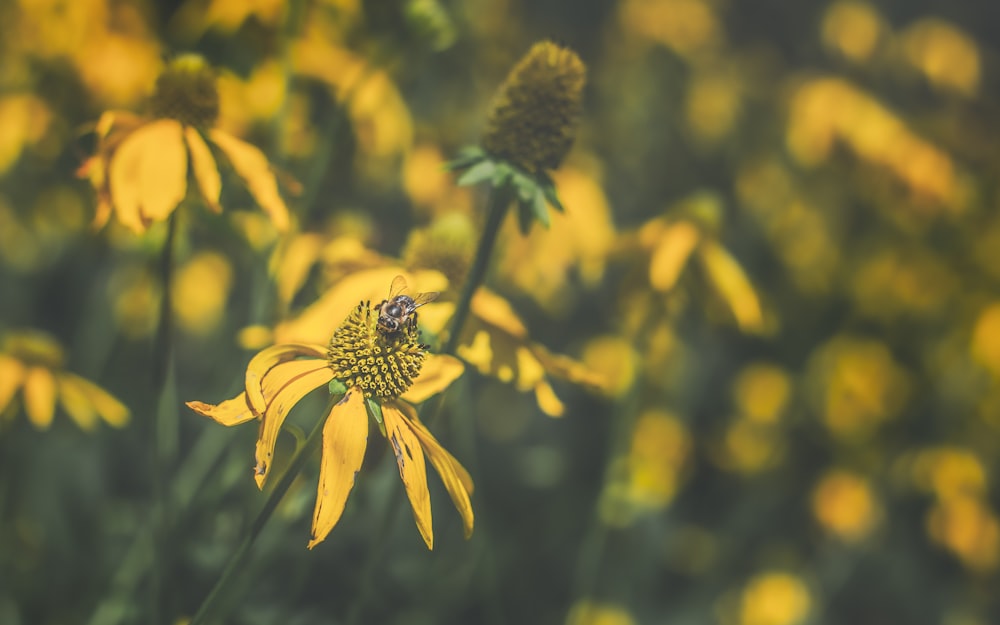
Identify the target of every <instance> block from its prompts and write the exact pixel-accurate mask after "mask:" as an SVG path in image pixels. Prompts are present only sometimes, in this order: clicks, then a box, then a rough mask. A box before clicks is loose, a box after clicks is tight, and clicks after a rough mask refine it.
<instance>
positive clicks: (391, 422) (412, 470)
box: [187, 303, 473, 549]
mask: <svg viewBox="0 0 1000 625" xmlns="http://www.w3.org/2000/svg"><path fill="white" fill-rule="evenodd" d="M378 315H379V313H378V310H377V309H376V308H372V307H371V306H370V305H369V304H367V303H362V304H358V305H357V306H355V308H354V309H353V310H352V311H351V313H350V314H349V315H348V316H347V318H346V319H345V320H344V322H343V323H342V324H341V325H340V327H339V328H338V329H337V330H336V332H334V333H333V338H332V339H331V340H330V344H329V347H323V346H320V345H310V344H302V343H298V344H285V345H275V346H272V347H269V348H267V349H264V350H263V351H261V352H260V353H258V354H257V355H256V356H254V358H253V359H252V360H251V361H250V364H249V365H248V366H247V371H246V390H245V391H244V392H242V393H240V394H239V395H238V396H236V397H234V398H232V399H229V400H226V401H224V402H222V403H220V404H217V405H213V404H206V403H203V402H198V401H192V402H188V403H187V405H188V406H189V407H190V408H191V409H192V410H194V411H196V412H198V413H199V414H202V415H204V416H206V417H209V418H211V419H213V420H215V421H217V422H219V423H221V424H223V425H226V426H231V425H238V424H240V423H245V422H247V421H250V420H253V419H260V429H259V435H258V439H257V447H256V452H255V459H256V468H255V470H254V479H255V480H256V482H257V486H258V487H259V488H263V487H264V482H265V480H266V479H267V476H268V473H269V472H270V470H271V466H272V456H273V454H274V447H275V443H276V442H277V438H278V432H279V430H280V429H281V425H282V423H283V422H284V420H285V417H286V416H287V415H288V412H289V411H290V410H291V409H292V407H293V406H294V405H295V404H296V403H298V402H299V401H300V400H301V399H302V398H303V397H305V396H306V395H307V394H308V393H309V392H311V391H313V390H315V389H316V388H319V387H321V386H324V385H326V384H329V383H331V382H332V381H334V380H336V381H338V382H339V383H340V384H341V385H342V386H343V387H344V388H345V389H346V391H345V394H344V396H343V398H342V399H341V400H340V401H338V402H337V404H336V405H335V406H333V408H332V409H331V411H330V413H329V415H327V417H326V421H325V425H324V426H323V449H322V455H321V460H320V476H319V485H318V488H317V494H316V508H315V511H314V513H313V524H312V539H311V540H310V541H309V545H308V546H309V548H310V549H311V548H313V547H314V546H316V545H317V544H318V543H320V542H322V541H323V540H324V539H325V538H326V536H327V534H329V533H330V530H332V529H333V527H334V526H335V525H336V524H337V522H338V521H339V520H340V517H341V515H342V514H343V511H344V505H345V504H346V502H347V496H348V495H349V494H350V491H351V489H352V488H353V486H354V482H355V477H356V474H357V473H358V471H360V470H361V463H362V461H363V460H364V456H365V450H366V448H367V442H368V418H369V412H371V413H372V414H371V416H373V417H374V418H376V420H377V422H378V424H379V429H380V431H381V432H382V434H383V436H385V438H386V439H387V440H388V441H389V443H390V444H391V445H392V449H393V452H394V454H395V457H396V463H397V465H398V467H399V475H400V478H401V479H402V481H403V485H404V486H405V487H406V494H407V496H408V497H409V500H410V504H411V506H412V508H413V515H414V519H415V521H416V524H417V528H418V529H419V531H420V535H421V536H422V537H423V539H424V542H425V543H426V544H427V547H428V549H433V547H434V533H433V528H432V525H431V507H430V493H429V492H428V489H427V473H426V468H425V462H424V458H425V456H424V454H426V456H427V458H428V459H430V462H431V464H432V465H433V466H434V468H435V469H436V470H437V472H438V474H439V475H440V476H441V479H442V481H443V482H444V486H445V489H446V490H447V491H448V494H449V496H450V497H451V499H452V501H453V502H454V504H455V507H456V508H457V509H458V511H459V513H460V514H461V516H462V521H463V524H464V527H465V535H466V537H468V536H469V535H471V533H472V527H473V513H472V506H471V504H470V501H469V495H470V494H471V493H472V490H473V484H472V479H471V478H470V477H469V474H468V472H466V470H465V469H464V468H463V467H462V466H461V465H460V464H459V463H458V461H457V460H455V458H454V457H453V456H452V455H451V454H449V453H448V452H447V451H445V450H444V448H443V447H441V445H440V443H438V442H437V439H435V438H434V436H433V435H432V434H431V433H430V431H429V430H428V429H427V428H426V427H425V426H424V425H423V424H422V423H421V422H420V420H419V418H418V417H417V413H416V410H414V408H413V407H412V406H411V405H410V404H409V403H407V402H416V403H419V402H422V401H424V400H426V399H427V398H428V397H430V396H432V395H434V394H436V393H438V392H440V391H442V390H444V389H445V388H447V387H448V386H449V385H450V384H451V383H452V382H453V381H454V380H455V379H457V378H458V377H459V376H460V375H461V374H462V372H463V370H464V367H463V365H462V363H461V362H459V361H458V360H456V359H455V358H452V357H450V356H441V355H430V354H427V353H426V352H425V349H426V346H424V345H422V344H420V342H419V332H418V330H417V329H416V327H415V326H410V325H404V326H403V327H402V329H401V330H400V331H398V332H396V333H392V334H385V333H383V332H382V331H380V330H379V329H378V325H377V319H378Z"/></svg>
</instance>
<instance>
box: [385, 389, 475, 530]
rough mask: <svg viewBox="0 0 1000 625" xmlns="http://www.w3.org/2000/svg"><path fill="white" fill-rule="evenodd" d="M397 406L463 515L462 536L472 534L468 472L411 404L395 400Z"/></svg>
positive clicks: (471, 488) (473, 520)
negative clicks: (438, 439)
mask: <svg viewBox="0 0 1000 625" xmlns="http://www.w3.org/2000/svg"><path fill="white" fill-rule="evenodd" d="M396 405H397V406H398V408H399V409H400V411H401V412H402V413H403V416H404V417H405V418H406V420H407V423H408V425H409V426H410V429H412V430H413V433H414V434H416V435H417V438H418V439H420V444H421V445H423V448H424V451H426V452H427V457H428V458H430V461H431V464H432V465H434V468H435V469H436V470H437V472H438V475H440V476H441V481H442V482H443V483H444V487H445V490H447V491H448V495H449V496H450V497H451V501H452V503H454V504H455V508H456V509H457V510H458V513H459V514H461V515H462V525H463V527H464V528H465V537H466V538H468V537H470V536H472V527H473V525H474V523H475V516H474V515H473V513H472V502H470V501H469V495H470V494H471V493H472V492H473V489H474V486H473V484H472V478H471V477H470V476H469V472H468V471H466V470H465V468H464V467H463V466H462V465H461V464H459V462H458V460H456V459H455V457H454V456H452V455H451V454H450V453H448V452H447V450H445V448H444V447H442V446H441V443H439V442H438V441H437V439H436V438H434V435H433V434H431V433H430V431H429V430H428V429H427V428H426V427H425V426H424V424H423V423H421V422H420V419H419V418H417V411H416V410H414V409H413V407H412V406H410V405H409V404H406V403H404V402H398V403H397V404H396Z"/></svg>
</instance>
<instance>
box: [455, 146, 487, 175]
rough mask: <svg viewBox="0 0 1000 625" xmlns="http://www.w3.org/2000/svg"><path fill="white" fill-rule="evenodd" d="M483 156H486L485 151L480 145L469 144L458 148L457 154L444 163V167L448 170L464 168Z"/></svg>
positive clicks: (483, 157)
mask: <svg viewBox="0 0 1000 625" xmlns="http://www.w3.org/2000/svg"><path fill="white" fill-rule="evenodd" d="M485 158H487V156H486V152H484V151H483V149H482V148H481V147H479V146H473V145H470V146H466V147H464V148H462V149H461V150H459V152H458V156H456V157H455V158H454V159H452V160H450V161H448V162H447V163H445V164H444V168H445V169H447V170H450V171H454V170H456V169H465V168H466V167H470V166H472V165H475V164H476V163H478V162H479V161H481V160H483V159H485Z"/></svg>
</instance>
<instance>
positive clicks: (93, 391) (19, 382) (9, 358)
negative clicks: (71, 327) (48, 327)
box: [0, 331, 129, 430]
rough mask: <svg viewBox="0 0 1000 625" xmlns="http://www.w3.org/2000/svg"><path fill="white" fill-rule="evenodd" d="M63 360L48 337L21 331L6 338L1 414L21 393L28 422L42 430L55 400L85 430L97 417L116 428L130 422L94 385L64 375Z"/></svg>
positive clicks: (1, 357)
mask: <svg viewBox="0 0 1000 625" xmlns="http://www.w3.org/2000/svg"><path fill="white" fill-rule="evenodd" d="M63 361H64V356H63V351H62V349H61V348H60V347H59V345H58V344H56V342H55V341H54V340H53V339H52V338H51V337H49V336H48V335H45V334H42V333H40V332H35V331H22V332H17V333H11V334H9V335H7V336H5V337H4V339H3V341H2V343H0V415H3V414H5V413H7V412H8V408H10V406H11V403H12V402H13V400H14V396H15V395H16V394H17V391H18V390H20V391H21V397H22V399H23V400H24V411H25V412H26V413H27V415H28V420H29V421H31V423H32V424H33V425H34V426H35V427H36V428H38V429H40V430H45V429H48V428H49V426H50V425H51V424H52V418H53V417H54V416H55V410H56V400H57V399H58V400H59V405H60V406H62V408H63V410H64V411H65V412H66V414H68V415H69V417H70V418H71V419H73V421H75V422H76V424H77V425H79V426H80V427H81V428H82V429H84V430H92V429H94V427H95V426H96V425H97V417H100V418H102V419H104V420H105V421H106V422H107V423H108V424H110V425H113V426H115V427H121V426H123V425H125V424H126V423H127V422H128V419H129V410H128V408H126V407H125V405H124V404H122V403H121V402H120V401H118V400H117V399H115V398H114V397H113V396H112V395H111V394H110V393H108V392H107V391H105V390H104V389H102V388H101V387H99V386H97V385H96V384H94V383H93V382H90V381H89V380H85V379H83V378H81V377H80V376H78V375H75V374H73V373H69V372H68V371H64V370H63V368H62V367H63ZM13 414H15V413H14V412H13V411H11V412H10V416H13Z"/></svg>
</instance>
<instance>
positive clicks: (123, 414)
mask: <svg viewBox="0 0 1000 625" xmlns="http://www.w3.org/2000/svg"><path fill="white" fill-rule="evenodd" d="M65 375H66V377H68V378H70V379H72V380H73V383H74V384H76V385H77V386H78V387H79V388H80V390H81V391H83V393H84V395H86V397H87V400H88V401H90V405H91V406H93V407H94V410H96V411H97V414H98V415H100V417H101V418H102V419H104V422H105V423H107V424H108V425H111V426H114V427H116V428H120V427H122V426H124V425H125V424H126V423H128V420H129V416H130V413H129V409H128V407H127V406H126V405H125V404H123V403H121V402H120V401H118V399H116V398H115V397H114V395H112V394H111V393H109V392H107V391H106V390H104V389H103V388H101V387H100V386H98V385H96V384H94V383H93V382H91V381H90V380H85V379H84V378H81V377H79V376H77V375H73V374H72V373H67V374H65Z"/></svg>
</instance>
